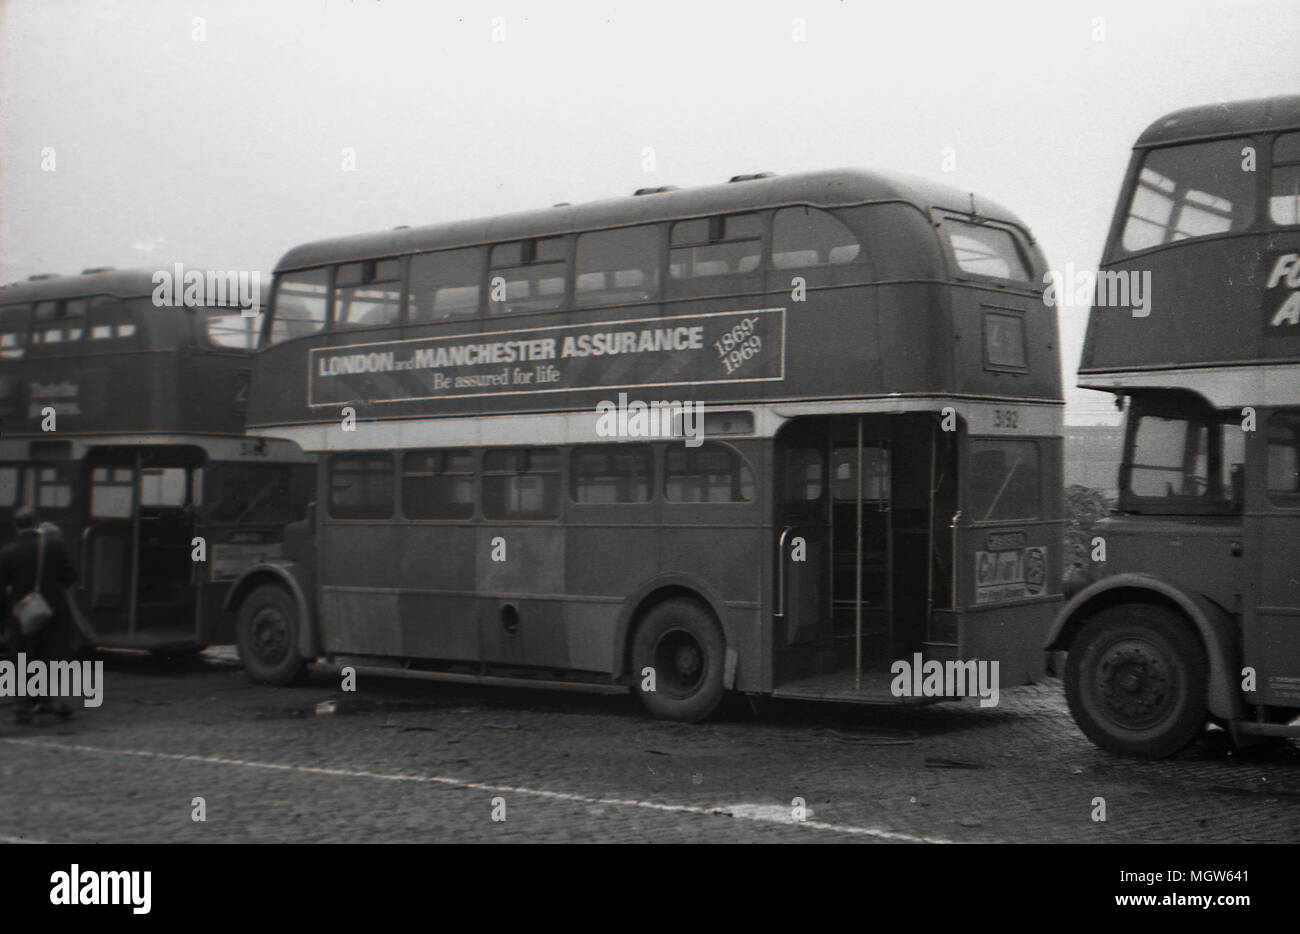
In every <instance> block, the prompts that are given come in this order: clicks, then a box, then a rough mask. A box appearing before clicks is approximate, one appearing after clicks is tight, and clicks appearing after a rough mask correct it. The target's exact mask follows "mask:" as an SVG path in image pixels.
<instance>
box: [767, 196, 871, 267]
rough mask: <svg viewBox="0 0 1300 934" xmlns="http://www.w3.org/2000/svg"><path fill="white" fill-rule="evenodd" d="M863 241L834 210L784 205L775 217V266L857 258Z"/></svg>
mask: <svg viewBox="0 0 1300 934" xmlns="http://www.w3.org/2000/svg"><path fill="white" fill-rule="evenodd" d="M861 256H862V245H861V244H860V243H859V242H858V238H857V237H856V236H855V235H854V233H853V231H851V230H849V228H848V227H846V226H844V224H843V222H842V221H840V220H839V218H837V217H835V216H834V215H833V214H828V213H827V212H826V211H819V210H818V209H817V208H809V207H793V208H782V209H781V210H779V211H777V212H776V216H775V217H774V218H773V220H772V268H774V269H802V268H807V267H811V266H843V265H847V264H849V263H854V262H857V261H858V260H859V259H860V258H861Z"/></svg>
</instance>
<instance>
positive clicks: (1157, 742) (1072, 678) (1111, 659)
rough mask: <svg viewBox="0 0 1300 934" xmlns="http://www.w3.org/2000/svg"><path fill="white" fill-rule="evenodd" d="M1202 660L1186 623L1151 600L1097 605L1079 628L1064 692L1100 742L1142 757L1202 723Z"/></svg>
mask: <svg viewBox="0 0 1300 934" xmlns="http://www.w3.org/2000/svg"><path fill="white" fill-rule="evenodd" d="M1207 670H1208V664H1207V662H1206V658H1205V649H1204V648H1203V647H1202V646H1201V642H1200V639H1199V638H1198V637H1197V636H1196V634H1195V633H1194V632H1193V631H1192V630H1191V628H1190V627H1189V626H1188V625H1187V623H1186V622H1185V621H1184V620H1183V619H1181V618H1180V617H1179V616H1177V615H1175V614H1174V613H1172V612H1170V611H1169V610H1166V609H1164V608H1162V607H1158V606H1150V605H1146V604H1124V605H1121V606H1113V607H1110V608H1108V609H1105V610H1102V611H1101V612H1100V613H1098V614H1097V615H1096V616H1094V617H1093V618H1092V619H1091V620H1089V621H1088V623H1087V624H1085V625H1084V627H1083V629H1081V630H1080V631H1079V634H1078V635H1077V636H1076V637H1075V639H1074V642H1073V644H1072V645H1071V646H1070V654H1069V657H1068V659H1067V661H1066V664H1065V695H1066V698H1067V700H1068V701H1069V704H1070V713H1071V714H1072V715H1073V716H1074V720H1075V722H1076V723H1077V724H1078V725H1079V728H1080V729H1081V730H1083V732H1084V734H1085V735H1086V736H1087V737H1088V738H1089V739H1090V740H1092V741H1093V742H1094V743H1096V744H1097V745H1098V746H1100V747H1101V748H1102V749H1107V750H1110V751H1111V752H1117V753H1121V754H1123V755H1129V756H1138V757H1141V758H1144V759H1159V758H1163V757H1165V756H1170V755H1173V754H1174V753H1176V752H1178V751H1179V750H1180V749H1182V748H1183V747H1185V746H1186V745H1187V744H1188V743H1190V742H1191V741H1192V740H1193V739H1195V738H1196V736H1197V734H1199V733H1200V732H1201V730H1202V729H1203V728H1204V726H1205V722H1206V714H1207V710H1206V701H1205V692H1206V681H1207V677H1208V676H1207Z"/></svg>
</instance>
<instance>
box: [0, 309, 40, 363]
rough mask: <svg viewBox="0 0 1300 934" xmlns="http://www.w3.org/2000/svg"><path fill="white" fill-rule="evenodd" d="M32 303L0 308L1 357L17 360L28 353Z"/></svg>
mask: <svg viewBox="0 0 1300 934" xmlns="http://www.w3.org/2000/svg"><path fill="white" fill-rule="evenodd" d="M31 312H32V309H31V306H30V305H10V306H9V307H8V308H0V359H8V360H17V359H21V358H22V357H23V355H24V354H26V353H27V330H28V325H29V322H30V320H31Z"/></svg>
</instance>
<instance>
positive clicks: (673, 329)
mask: <svg viewBox="0 0 1300 934" xmlns="http://www.w3.org/2000/svg"><path fill="white" fill-rule="evenodd" d="M308 366H309V371H308V380H309V399H310V404H311V405H312V406H314V407H319V406H328V405H341V404H344V403H347V402H358V401H364V402H375V403H382V402H409V401H413V400H420V399H440V398H447V397H452V396H478V395H508V394H516V393H542V392H569V391H573V390H578V389H593V388H613V389H619V388H631V387H636V386H672V385H699V384H708V383H733V382H761V381H770V380H781V379H784V378H785V309H784V308H762V309H755V310H750V311H735V312H720V313H713V314H703V315H683V316H679V317H672V318H657V317H656V318H643V319H634V320H622V321H602V322H595V323H591V324H577V325H556V326H552V327H539V328H527V329H519V330H509V331H488V332H480V333H475V334H459V335H455V336H451V337H427V338H413V339H406V340H396V341H384V342H378V343H364V344H350V345H344V346H335V347H320V348H313V349H312V350H311V352H310V354H309V356H308Z"/></svg>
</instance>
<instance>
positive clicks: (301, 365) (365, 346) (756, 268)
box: [231, 171, 1062, 720]
mask: <svg viewBox="0 0 1300 934" xmlns="http://www.w3.org/2000/svg"><path fill="white" fill-rule="evenodd" d="M1043 274H1044V269H1043V259H1042V256H1041V253H1040V251H1039V249H1038V247H1037V245H1036V244H1035V242H1034V240H1033V238H1032V236H1031V235H1030V233H1029V231H1028V230H1027V229H1026V228H1025V226H1024V225H1023V224H1021V223H1020V222H1019V221H1018V220H1017V219H1016V218H1015V217H1014V216H1013V215H1012V214H1011V213H1010V212H1008V211H1006V210H1004V209H1003V208H1001V207H998V206H997V205H995V204H993V203H991V202H987V201H984V200H982V199H977V198H975V197H974V196H972V195H971V194H969V193H966V192H959V191H955V190H952V189H949V188H945V187H941V186H937V185H933V184H930V183H927V182H924V181H919V180H915V179H908V178H904V177H898V176H894V175H887V174H883V173H880V174H878V173H874V172H865V171H832V172H823V173H815V174H799V175H790V176H784V177H772V176H770V175H767V174H760V175H750V176H738V177H736V178H733V179H731V180H730V182H728V183H726V184H720V185H714V186H711V187H703V188H698V189H693V190H676V189H671V188H655V189H643V190H640V191H638V192H636V193H635V195H634V196H632V197H624V198H619V199H614V200H609V201H603V202H597V203H592V204H585V205H580V206H573V205H568V204H563V205H556V206H554V207H551V208H549V209H544V210H540V211H535V212H531V213H522V214H514V215H509V216H503V217H494V218H489V219H485V220H474V221H465V222H460V223H450V224H445V225H440V226H433V227H424V228H420V229H406V228H398V229H394V230H390V231H387V232H381V233H375V234H368V235H361V236H353V237H347V238H343V239H335V240H328V241H322V242H317V243H311V244H307V245H303V246H300V247H297V248H295V249H293V250H291V251H290V252H289V253H288V254H287V255H285V256H284V258H283V259H282V260H281V261H280V263H279V266H278V269H277V272H276V281H275V285H274V289H273V295H272V302H271V307H270V309H269V312H268V321H267V323H266V331H265V333H264V342H263V346H262V348H261V349H260V350H259V351H258V352H257V354H256V355H255V357H254V374H253V388H252V396H251V402H250V407H249V425H250V431H251V432H253V433H255V434H257V433H264V434H267V435H274V436H278V437H284V438H287V439H290V440H292V441H294V442H296V443H297V444H298V445H300V446H301V447H302V448H303V449H304V450H306V451H310V452H313V453H315V454H318V455H319V457H320V467H319V469H320V473H319V482H318V486H319V489H320V502H319V504H318V509H317V510H316V513H315V516H314V523H315V524H314V529H313V532H314V534H313V535H311V536H310V537H309V539H308V538H304V539H302V540H299V539H297V538H295V543H296V546H295V548H294V549H292V550H290V551H289V553H287V554H286V556H285V558H284V560H280V561H268V562H266V563H265V564H264V565H262V566H260V567H257V568H251V569H250V570H249V572H248V573H247V574H246V575H245V576H244V577H243V578H242V579H241V580H240V581H239V583H238V584H237V586H236V587H235V588H234V589H233V590H232V594H231V606H232V607H234V608H236V609H237V610H238V614H239V624H238V629H239V641H240V647H241V650H242V651H243V653H244V656H243V661H244V664H245V666H246V667H247V669H248V671H249V672H250V673H251V674H252V675H253V676H254V677H256V678H258V679H261V680H263V681H268V682H283V681H287V680H289V679H290V678H292V677H294V676H295V675H296V674H297V673H299V672H301V671H302V669H303V666H304V663H305V662H306V661H310V660H314V659H318V658H325V659H327V660H334V661H338V659H340V658H348V659H351V658H354V657H360V658H361V659H362V661H364V660H365V659H367V658H369V659H372V660H378V659H385V660H387V662H388V664H392V663H394V661H395V662H396V663H398V664H400V665H404V666H406V667H408V668H410V669H412V670H417V671H436V672H441V673H442V675H443V676H444V677H447V678H457V677H461V678H471V679H484V680H491V679H494V678H496V677H498V676H508V677H515V676H523V677H534V678H567V679H570V680H573V681H586V682H591V683H597V684H606V685H609V684H627V685H631V686H632V687H633V689H634V690H635V691H636V693H637V694H639V695H640V697H641V699H642V700H643V702H644V703H645V705H646V706H647V707H648V708H649V710H650V711H651V712H653V713H654V714H657V715H660V716H665V717H670V718H677V719H686V720H695V719H699V718H702V717H704V716H706V715H707V714H708V713H709V712H710V711H711V710H712V709H713V708H714V707H715V705H716V704H717V703H718V702H719V699H720V698H721V697H722V696H723V694H724V693H725V692H726V691H728V690H734V691H737V692H745V693H749V694H754V695H764V694H766V695H775V696H780V697H799V698H824V699H832V700H849V701H864V702H881V701H886V702H894V701H896V700H898V699H899V698H900V697H907V698H911V699H923V698H918V694H920V693H926V692H924V691H923V692H917V691H914V690H913V689H912V688H913V686H914V685H915V684H919V683H920V682H921V671H920V670H919V668H920V667H925V668H926V669H927V673H929V672H932V671H933V670H934V666H935V665H938V666H947V668H946V669H945V670H947V671H949V672H950V673H951V672H952V671H953V670H954V669H957V670H958V673H959V674H960V673H962V672H971V673H972V674H971V676H970V678H969V682H970V683H969V684H968V685H967V689H965V690H963V689H962V688H961V687H960V686H957V687H956V688H955V690H954V691H951V692H949V693H950V694H952V693H955V694H964V695H965V696H971V695H973V694H974V693H975V690H974V689H973V687H974V674H973V672H975V671H976V668H975V665H974V663H976V662H984V663H988V664H989V665H990V666H991V667H989V669H988V670H989V671H991V672H992V678H993V685H992V686H993V687H994V688H996V687H998V686H999V685H1011V684H1021V683H1025V682H1028V681H1031V680H1033V679H1036V678H1038V677H1039V676H1040V675H1041V674H1042V672H1043V668H1044V652H1043V640H1044V638H1045V636H1046V631H1047V627H1048V625H1049V623H1050V621H1051V618H1052V616H1053V614H1054V612H1055V610H1056V608H1057V605H1058V604H1059V602H1060V600H1061V596H1060V577H1061V575H1060V567H1059V566H1060V563H1061V533H1062V497H1061V482H1060V478H1061V415H1060V413H1061V406H1062V398H1061V388H1060V385H1061V384H1060V372H1059V364H1058V355H1057V330H1056V322H1055V318H1054V313H1053V312H1052V311H1051V310H1050V309H1047V308H1046V307H1045V305H1044V302H1043V301H1042V295H1043V289H1042V285H1041V282H1042V278H1043ZM700 406H702V407H703V409H702V411H701V409H700ZM959 662H970V663H972V664H971V665H970V666H964V665H960V664H958V663H959ZM932 663H933V664H932ZM896 665H902V666H905V667H907V668H908V669H909V670H910V669H911V668H912V666H917V667H918V670H916V671H915V672H914V675H915V678H914V679H913V678H911V677H907V678H905V677H904V676H903V674H902V669H901V668H899V669H898V670H895V668H896ZM928 683H932V684H933V683H937V682H928ZM933 693H935V692H933V691H931V692H929V694H927V696H930V695H932V694H933Z"/></svg>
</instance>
